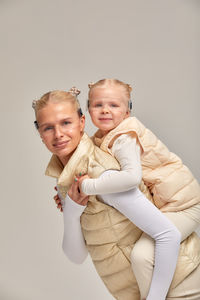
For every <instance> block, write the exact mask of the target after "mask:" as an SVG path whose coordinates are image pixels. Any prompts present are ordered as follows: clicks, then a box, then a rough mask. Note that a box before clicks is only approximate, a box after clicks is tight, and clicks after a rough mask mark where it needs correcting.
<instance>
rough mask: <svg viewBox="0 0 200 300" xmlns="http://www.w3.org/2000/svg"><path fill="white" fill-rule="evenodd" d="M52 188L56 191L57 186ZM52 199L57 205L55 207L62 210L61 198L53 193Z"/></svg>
mask: <svg viewBox="0 0 200 300" xmlns="http://www.w3.org/2000/svg"><path fill="white" fill-rule="evenodd" d="M54 189H55V190H56V191H57V187H56V186H55V187H54ZM53 199H54V201H55V203H56V205H57V208H58V209H59V210H60V211H61V212H62V211H63V209H62V204H61V199H60V198H59V196H58V194H57V195H55V196H54V197H53Z"/></svg>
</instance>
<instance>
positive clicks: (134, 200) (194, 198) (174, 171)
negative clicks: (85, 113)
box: [79, 79, 200, 299]
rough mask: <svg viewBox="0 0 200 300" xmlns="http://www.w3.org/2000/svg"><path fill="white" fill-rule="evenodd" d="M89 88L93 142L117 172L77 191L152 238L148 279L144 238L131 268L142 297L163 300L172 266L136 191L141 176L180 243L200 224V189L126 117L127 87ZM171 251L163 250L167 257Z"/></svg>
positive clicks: (112, 83) (108, 83)
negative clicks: (97, 198)
mask: <svg viewBox="0 0 200 300" xmlns="http://www.w3.org/2000/svg"><path fill="white" fill-rule="evenodd" d="M89 88H90V90H89V100H88V108H89V113H90V115H91V119H92V121H93V123H94V125H95V126H96V127H98V128H99V130H98V131H97V133H96V134H95V136H94V138H93V140H94V142H95V144H96V145H98V146H99V147H100V148H101V149H102V150H104V151H106V152H108V153H110V154H111V155H113V156H114V157H116V159H117V160H118V162H119V163H120V166H121V171H120V172H118V171H106V172H104V173H103V174H102V175H101V176H100V177H99V178H96V179H88V178H87V176H82V177H80V178H79V188H80V189H81V190H82V192H83V193H84V194H86V195H96V194H98V195H103V201H104V202H105V203H107V204H109V205H111V206H113V207H115V208H116V209H117V210H119V211H120V212H122V213H123V214H124V215H125V216H126V217H128V218H129V219H130V220H131V221H132V222H133V223H135V225H136V226H138V227H140V228H141V229H142V230H143V231H145V232H146V233H147V234H149V235H150V236H151V237H153V238H154V239H155V267H154V272H153V275H152V270H153V264H154V243H153V240H151V239H149V237H148V236H147V235H146V234H143V235H142V237H141V238H140V240H139V241H138V242H137V243H136V245H135V246H134V248H133V252H132V264H133V270H134V273H135V276H136V279H137V282H138V285H139V288H140V292H141V296H142V298H144V297H146V295H147V294H148V296H147V299H165V297H166V294H167V291H168V288H169V286H170V282H171V280H172V277H173V272H174V268H175V264H174V263H173V265H171V263H169V261H168V260H166V259H163V258H164V256H162V255H163V253H162V251H161V249H160V248H159V247H160V240H159V241H158V240H157V239H156V237H157V238H158V235H157V234H156V233H155V232H154V234H152V232H148V230H149V231H150V230H153V229H156V228H160V223H159V222H160V221H159V219H155V218H154V216H153V212H152V211H150V209H149V208H147V206H148V205H149V204H150V203H148V202H147V201H145V199H144V198H145V197H144V196H142V195H141V193H140V191H139V189H138V188H137V186H138V185H139V183H140V181H141V177H143V180H144V182H145V184H146V185H147V186H148V187H149V189H150V191H151V193H152V195H153V199H154V203H155V205H156V206H157V207H158V208H160V209H161V211H163V212H164V213H165V214H166V216H167V217H168V218H169V219H170V220H171V221H172V222H173V223H174V224H175V225H176V227H177V228H178V229H179V231H180V232H181V240H184V239H185V238H186V237H187V236H188V235H190V234H191V233H192V232H193V231H194V230H195V229H196V228H197V227H198V225H199V222H200V204H199V202H200V189H199V185H198V183H197V181H196V180H195V178H194V177H193V176H192V174H191V172H190V171H189V170H188V169H187V167H186V166H184V165H183V164H182V161H181V160H180V158H179V157H177V156H176V155H175V154H173V153H171V152H169V150H168V149H167V148H166V147H165V146H164V145H163V144H162V143H161V141H159V140H158V139H157V138H156V137H155V135H154V134H153V133H152V132H151V131H150V130H148V129H147V128H145V127H144V125H142V124H141V123H140V122H139V121H138V120H137V119H136V118H135V117H133V118H130V117H129V116H130V109H131V106H132V102H131V100H130V92H131V87H130V86H129V85H127V84H125V83H123V82H121V81H119V80H115V79H104V80H100V81H98V82H97V83H95V84H90V85H89ZM142 173H143V174H142ZM131 189H132V194H131V193H130V194H128V193H127V194H126V197H121V195H120V194H119V192H122V191H128V190H131ZM116 192H118V194H115V195H114V197H111V195H108V194H109V193H116ZM151 217H152V219H151V220H150V219H149V218H151ZM171 250H172V249H171V247H170V246H167V245H165V251H166V253H167V255H168V254H169V253H170V251H171ZM161 256H162V258H161ZM175 257H177V256H176V255H175V253H174V258H175ZM160 260H161V261H160ZM173 261H175V260H174V259H173ZM151 278H152V281H151ZM148 290H149V293H148Z"/></svg>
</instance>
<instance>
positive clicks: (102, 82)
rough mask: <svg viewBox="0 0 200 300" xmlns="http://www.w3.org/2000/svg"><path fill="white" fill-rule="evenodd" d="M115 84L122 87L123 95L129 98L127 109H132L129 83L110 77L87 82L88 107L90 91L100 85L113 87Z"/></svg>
mask: <svg viewBox="0 0 200 300" xmlns="http://www.w3.org/2000/svg"><path fill="white" fill-rule="evenodd" d="M116 85H118V86H120V87H122V88H124V92H125V96H126V97H127V99H128V100H129V109H130V110H131V109H132V102H131V91H132V87H131V85H130V84H128V83H125V82H123V81H121V80H118V79H112V78H105V79H101V80H98V81H97V82H95V83H94V82H90V83H89V84H88V87H89V92H88V108H89V101H90V96H91V93H92V91H93V90H94V89H95V88H99V87H102V88H107V87H114V86H116Z"/></svg>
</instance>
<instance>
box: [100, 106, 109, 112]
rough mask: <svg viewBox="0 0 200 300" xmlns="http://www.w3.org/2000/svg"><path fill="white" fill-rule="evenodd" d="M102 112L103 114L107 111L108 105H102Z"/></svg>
mask: <svg viewBox="0 0 200 300" xmlns="http://www.w3.org/2000/svg"><path fill="white" fill-rule="evenodd" d="M102 112H103V113H104V114H106V113H109V107H108V105H104V106H103V107H102Z"/></svg>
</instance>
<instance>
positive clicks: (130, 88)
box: [127, 84, 132, 92]
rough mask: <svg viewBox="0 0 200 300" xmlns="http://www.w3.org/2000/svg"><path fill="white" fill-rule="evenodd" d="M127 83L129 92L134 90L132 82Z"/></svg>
mask: <svg viewBox="0 0 200 300" xmlns="http://www.w3.org/2000/svg"><path fill="white" fill-rule="evenodd" d="M127 85H128V89H129V92H132V86H131V85H130V84H127Z"/></svg>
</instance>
